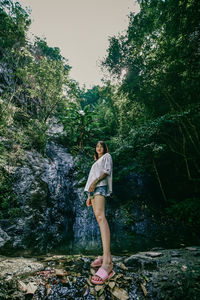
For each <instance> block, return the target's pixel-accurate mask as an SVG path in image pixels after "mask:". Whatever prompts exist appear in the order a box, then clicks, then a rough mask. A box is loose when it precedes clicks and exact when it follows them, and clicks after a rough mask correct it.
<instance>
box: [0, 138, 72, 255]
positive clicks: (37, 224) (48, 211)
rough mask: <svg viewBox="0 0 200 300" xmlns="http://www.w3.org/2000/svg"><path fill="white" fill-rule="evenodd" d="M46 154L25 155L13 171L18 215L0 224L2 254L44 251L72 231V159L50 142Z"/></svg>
mask: <svg viewBox="0 0 200 300" xmlns="http://www.w3.org/2000/svg"><path fill="white" fill-rule="evenodd" d="M46 154H47V158H44V157H43V156H42V155H40V154H39V153H38V152H37V151H27V152H26V157H25V159H24V165H23V166H22V167H18V168H17V169H16V170H15V184H14V190H15V192H16V193H17V195H18V198H19V203H20V208H21V212H22V215H21V217H20V218H15V219H13V220H1V221H0V227H1V230H0V246H2V247H1V252H2V253H3V249H5V251H7V250H8V249H12V248H22V249H28V248H33V249H34V250H37V251H45V250H48V249H51V248H52V247H54V246H55V245H57V244H58V243H59V242H61V241H62V240H63V239H64V238H65V239H66V238H67V235H68V234H71V232H72V230H73V228H72V227H73V222H74V213H75V212H74V209H73V202H74V198H75V197H76V195H75V192H74V189H73V184H72V182H73V170H74V162H73V158H72V156H71V155H70V154H69V153H68V152H67V150H66V148H64V147H62V146H61V145H58V144H56V143H54V142H49V143H48V144H47V149H46ZM6 249H7V250H6Z"/></svg>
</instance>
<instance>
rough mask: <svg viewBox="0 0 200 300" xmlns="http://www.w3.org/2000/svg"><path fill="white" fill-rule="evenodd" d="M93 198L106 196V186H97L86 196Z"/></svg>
mask: <svg viewBox="0 0 200 300" xmlns="http://www.w3.org/2000/svg"><path fill="white" fill-rule="evenodd" d="M89 195H90V197H93V196H94V195H103V196H105V197H106V195H107V185H101V186H97V187H96V188H95V190H94V192H88V196H89Z"/></svg>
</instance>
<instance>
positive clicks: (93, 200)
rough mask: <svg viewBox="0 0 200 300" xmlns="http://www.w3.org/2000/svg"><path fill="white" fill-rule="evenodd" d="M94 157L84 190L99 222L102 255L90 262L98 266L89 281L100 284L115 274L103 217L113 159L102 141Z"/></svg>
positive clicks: (109, 192) (92, 265) (106, 225)
mask: <svg viewBox="0 0 200 300" xmlns="http://www.w3.org/2000/svg"><path fill="white" fill-rule="evenodd" d="M94 158H95V160H96V162H94V164H93V165H92V167H91V169H90V173H89V176H88V179H87V183H86V185H85V188H84V191H85V192H87V194H88V198H87V200H86V205H87V206H91V205H92V208H93V211H94V214H95V217H96V220H97V222H98V224H99V227H100V232H101V239H102V244H103V256H98V258H97V259H96V260H95V261H94V262H93V263H92V264H91V267H99V269H98V271H97V272H96V273H95V275H93V276H92V278H91V282H92V283H94V284H102V283H104V281H106V280H107V279H109V278H111V277H112V276H113V275H114V274H115V272H114V270H113V263H112V256H111V252H110V228H109V225H108V222H107V219H106V217H105V197H107V196H110V194H111V193H112V173H113V161H112V157H111V155H110V153H109V152H108V147H107V145H106V143H105V142H104V141H98V142H97V144H96V146H95V153H94Z"/></svg>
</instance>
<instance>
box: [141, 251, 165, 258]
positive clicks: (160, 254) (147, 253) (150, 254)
mask: <svg viewBox="0 0 200 300" xmlns="http://www.w3.org/2000/svg"><path fill="white" fill-rule="evenodd" d="M145 255H147V256H150V257H158V256H162V255H163V253H161V252H152V251H148V252H145Z"/></svg>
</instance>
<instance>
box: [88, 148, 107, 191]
mask: <svg viewBox="0 0 200 300" xmlns="http://www.w3.org/2000/svg"><path fill="white" fill-rule="evenodd" d="M103 173H106V174H108V176H106V178H104V179H102V180H101V181H99V182H98V183H97V184H96V187H97V186H102V185H107V196H110V194H111V193H112V173H113V161H112V156H111V155H110V153H108V152H107V153H105V154H104V155H102V156H101V157H100V158H99V159H97V161H96V162H95V163H94V164H93V165H92V167H91V169H90V173H89V175H88V179H87V182H86V185H85V188H84V191H85V192H88V189H89V187H90V185H91V183H92V182H93V181H94V180H95V179H97V178H98V177H99V176H100V175H102V174H103Z"/></svg>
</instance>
